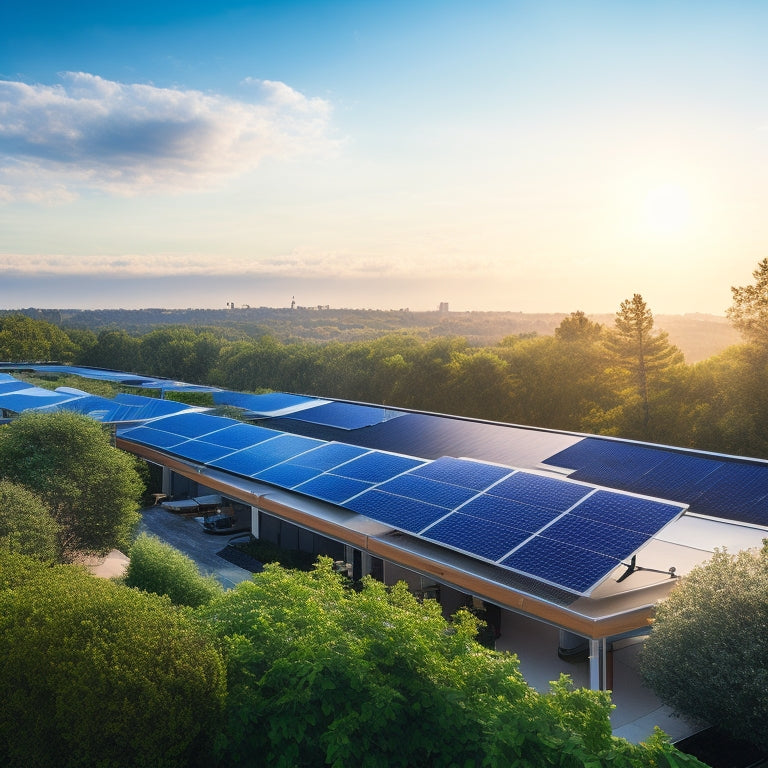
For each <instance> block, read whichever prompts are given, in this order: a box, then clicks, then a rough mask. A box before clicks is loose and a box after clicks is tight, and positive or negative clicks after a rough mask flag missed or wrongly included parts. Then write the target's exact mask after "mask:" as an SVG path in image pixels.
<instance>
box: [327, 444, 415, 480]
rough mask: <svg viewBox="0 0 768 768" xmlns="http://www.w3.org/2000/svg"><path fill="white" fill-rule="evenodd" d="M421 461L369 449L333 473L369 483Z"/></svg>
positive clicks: (388, 476)
mask: <svg viewBox="0 0 768 768" xmlns="http://www.w3.org/2000/svg"><path fill="white" fill-rule="evenodd" d="M423 463H424V462H423V461H420V460H419V459H412V458H410V457H408V456H398V455H397V454H394V453H382V452H381V451H371V452H369V453H366V454H364V455H362V456H360V457H359V458H357V459H353V460H352V461H348V462H347V463H346V464H342V465H341V466H340V467H337V468H336V469H335V470H334V474H336V475H342V476H343V477H351V478H354V479H355V480H365V481H366V482H369V483H383V482H384V481H385V480H389V479H390V478H392V477H395V475H399V474H400V473H401V472H407V471H408V470H409V469H413V468H414V467H418V466H419V465H420V464H423Z"/></svg>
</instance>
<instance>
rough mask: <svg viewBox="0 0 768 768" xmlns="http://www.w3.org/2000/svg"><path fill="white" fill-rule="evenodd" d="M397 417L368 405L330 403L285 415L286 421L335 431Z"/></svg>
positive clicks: (391, 412) (367, 425)
mask: <svg viewBox="0 0 768 768" xmlns="http://www.w3.org/2000/svg"><path fill="white" fill-rule="evenodd" d="M397 415H399V414H398V412H396V411H388V410H387V409H385V408H377V407H374V406H370V405H356V404H353V403H338V402H331V403H326V404H324V405H319V406H317V407H316V408H309V409H307V410H301V411H296V412H294V413H290V414H287V415H286V418H288V419H294V420H296V421H306V422H309V423H310V424H322V425H323V426H326V427H336V428H337V429H361V428H362V427H370V426H372V425H373V424H380V423H381V422H383V421H387V420H388V419H389V418H393V417H395V416H397Z"/></svg>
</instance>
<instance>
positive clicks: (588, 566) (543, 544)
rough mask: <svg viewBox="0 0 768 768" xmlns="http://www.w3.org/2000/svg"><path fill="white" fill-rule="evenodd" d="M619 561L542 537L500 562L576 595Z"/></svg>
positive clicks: (590, 588)
mask: <svg viewBox="0 0 768 768" xmlns="http://www.w3.org/2000/svg"><path fill="white" fill-rule="evenodd" d="M619 564H620V561H619V560H617V559H614V558H612V557H606V556H605V555H601V554H599V553H597V552H589V551H588V550H585V549H581V548H579V547H574V546H571V545H569V544H563V543H561V542H559V541H553V540H552V539H546V538H542V537H541V536H535V537H534V538H533V539H531V540H530V541H529V542H528V543H527V544H525V545H524V546H522V547H520V549H518V550H516V551H515V552H513V553H512V554H511V555H510V556H509V557H507V558H505V559H504V560H502V561H501V565H504V566H506V567H507V568H511V569H512V570H514V571H518V572H520V573H523V574H526V575H528V576H533V577H534V578H535V579H539V580H541V581H547V582H549V583H550V584H554V585H556V586H559V587H564V588H565V589H568V590H570V591H572V592H576V593H578V594H587V593H588V592H590V591H591V590H592V589H593V588H594V587H595V586H596V585H597V584H598V583H599V582H601V581H602V580H603V579H604V578H605V576H606V575H607V574H609V573H611V571H613V570H614V568H616V567H617V566H618V565H619Z"/></svg>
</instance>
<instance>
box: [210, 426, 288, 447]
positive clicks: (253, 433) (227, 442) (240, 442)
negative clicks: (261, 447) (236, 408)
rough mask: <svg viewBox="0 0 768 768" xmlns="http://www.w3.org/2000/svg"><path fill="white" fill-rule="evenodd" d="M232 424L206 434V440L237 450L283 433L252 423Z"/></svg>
mask: <svg viewBox="0 0 768 768" xmlns="http://www.w3.org/2000/svg"><path fill="white" fill-rule="evenodd" d="M231 424H232V426H230V427H226V428H225V429H222V430H220V431H219V432H214V433H213V434H210V435H206V436H205V439H206V441H207V442H209V443H214V444H215V445H223V446H224V447H225V448H231V449H232V450H233V451H237V450H240V449H241V448H250V447H251V446H253V445H258V444H259V443H263V442H264V441H265V440H272V438H274V437H277V436H278V435H281V434H282V432H277V431H275V430H274V429H264V427H256V426H254V425H252V424H242V423H241V422H239V421H235V422H231Z"/></svg>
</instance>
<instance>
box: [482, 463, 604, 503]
mask: <svg viewBox="0 0 768 768" xmlns="http://www.w3.org/2000/svg"><path fill="white" fill-rule="evenodd" d="M592 490H593V489H592V488H590V487H588V486H584V485H580V484H578V483H571V482H568V481H567V480H558V479H555V478H552V477H544V476H543V475H534V474H532V473H530V472H516V473H515V474H514V475H511V476H510V477H508V478H506V479H504V480H502V481H501V482H499V483H497V484H496V485H494V486H493V487H492V488H489V489H488V491H487V493H488V494H489V495H492V496H500V497H502V498H505V499H511V500H512V501H519V502H521V503H523V504H530V505H533V506H539V507H544V508H547V509H556V510H559V511H560V512H565V510H566V509H568V508H569V507H572V506H573V505H574V504H575V503H576V502H577V501H579V499H583V498H584V497H585V496H587V495H588V494H589V493H591V492H592Z"/></svg>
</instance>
